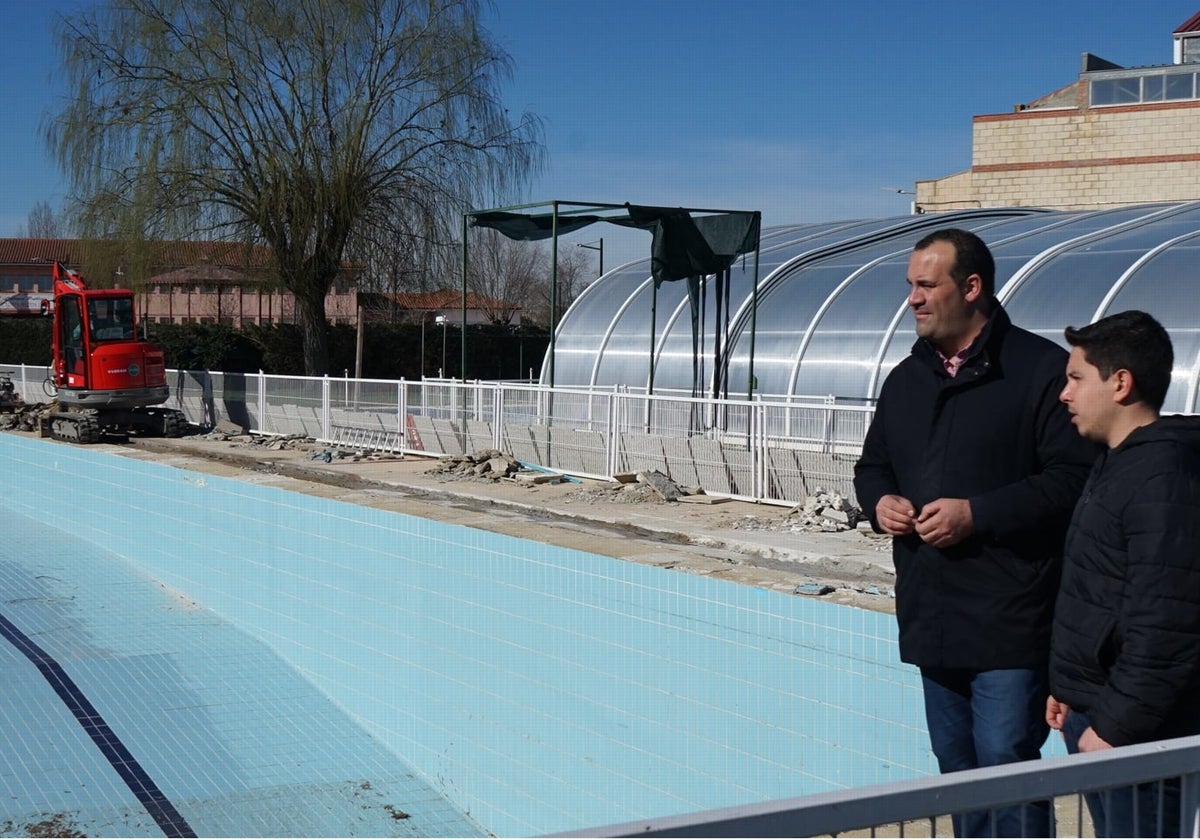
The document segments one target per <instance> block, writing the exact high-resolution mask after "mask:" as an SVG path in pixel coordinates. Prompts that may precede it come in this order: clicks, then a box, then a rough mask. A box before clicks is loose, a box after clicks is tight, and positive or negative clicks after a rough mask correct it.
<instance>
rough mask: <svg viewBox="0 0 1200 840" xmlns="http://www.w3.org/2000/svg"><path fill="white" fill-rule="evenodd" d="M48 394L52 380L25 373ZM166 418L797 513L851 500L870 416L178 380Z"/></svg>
mask: <svg viewBox="0 0 1200 840" xmlns="http://www.w3.org/2000/svg"><path fill="white" fill-rule="evenodd" d="M13 370H14V372H15V373H14V378H15V379H19V381H20V385H19V388H21V389H24V390H25V392H32V393H37V392H38V391H39V390H40V388H41V385H40V383H41V380H42V379H44V377H45V370H44V369H43V368H23V367H21V366H13ZM169 380H170V383H171V387H172V391H171V397H170V401H169V403H168V405H170V406H172V407H175V408H178V409H180V410H181V411H183V412H184V413H185V414H186V416H187V417H188V420H189V421H191V422H192V423H195V424H197V425H201V426H211V425H215V424H216V423H218V422H221V421H225V422H228V423H232V424H234V425H236V426H239V427H241V428H243V429H245V430H247V431H250V432H255V433H261V434H265V435H305V436H308V437H311V438H313V439H315V440H317V441H320V442H323V443H328V444H330V445H331V446H336V445H339V444H345V443H347V442H354V445H355V446H358V447H361V448H378V449H380V450H388V451H401V452H405V453H411V454H424V455H460V454H464V453H471V452H474V451H477V450H480V449H498V450H501V451H504V452H506V453H508V454H511V455H512V456H514V457H516V458H517V459H518V460H521V461H524V462H526V463H529V464H533V465H537V466H539V467H543V468H546V469H550V470H555V471H558V472H562V473H566V474H570V475H578V476H584V477H593V478H613V477H615V476H617V475H619V474H621V473H630V472H637V471H641V470H657V471H659V472H662V473H664V474H666V475H668V476H670V477H671V478H672V479H673V480H675V481H676V482H677V483H678V484H680V485H681V486H698V487H701V488H703V489H704V491H705V492H706V493H709V494H710V495H719V496H727V497H731V498H736V499H745V500H750V501H757V502H767V503H775V504H787V505H793V504H796V503H797V502H800V501H803V500H804V499H805V498H806V497H807V496H809V495H810V494H812V493H813V492H815V491H816V490H817V489H818V488H822V489H825V490H831V491H835V492H839V493H842V494H843V495H845V496H848V497H852V496H853V487H852V479H853V467H854V461H855V459H856V458H857V456H858V452H859V450H860V448H861V443H862V437H863V434H864V432H865V429H866V427H867V424H868V423H869V421H870V415H871V408H870V407H869V406H862V405H845V404H842V403H839V402H838V401H836V400H834V399H832V398H828V397H812V398H795V397H793V398H789V399H787V400H783V399H779V400H775V399H770V398H761V399H756V400H754V401H747V400H724V399H711V398H695V397H687V396H679V395H658V394H655V395H652V396H648V395H646V394H644V393H632V392H629V391H627V390H625V389H621V388H611V389H605V390H585V389H573V388H547V387H544V386H540V385H532V384H528V383H503V382H479V381H477V382H461V381H456V380H445V379H423V380H419V381H408V380H399V381H395V380H373V379H353V378H349V377H328V376H326V377H302V376H275V375H270V374H263V373H256V374H241V373H219V372H212V373H210V372H207V371H170V372H169Z"/></svg>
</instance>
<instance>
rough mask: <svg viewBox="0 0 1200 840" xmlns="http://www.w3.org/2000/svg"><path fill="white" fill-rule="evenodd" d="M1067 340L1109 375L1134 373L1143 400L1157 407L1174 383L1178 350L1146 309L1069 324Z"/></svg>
mask: <svg viewBox="0 0 1200 840" xmlns="http://www.w3.org/2000/svg"><path fill="white" fill-rule="evenodd" d="M1064 335H1065V336H1066V338H1067V344H1070V345H1071V346H1072V347H1078V348H1080V349H1081V350H1083V357H1084V358H1085V359H1087V361H1088V364H1090V365H1093V366H1094V367H1095V368H1096V369H1097V370H1099V371H1100V377H1101V378H1102V379H1108V378H1109V377H1110V376H1112V375H1113V374H1114V373H1115V372H1117V371H1118V370H1127V371H1129V372H1130V373H1131V374H1133V388H1134V392H1135V393H1136V394H1137V397H1138V399H1139V400H1141V401H1142V402H1144V403H1146V404H1147V405H1149V406H1151V407H1153V408H1154V410H1155V411H1158V410H1159V409H1160V408H1162V404H1163V400H1165V399H1166V398H1167V388H1169V387H1170V386H1171V366H1172V365H1174V363H1175V351H1174V349H1173V348H1172V347H1171V337H1170V336H1169V335H1167V331H1166V330H1165V329H1163V326H1162V324H1160V323H1158V321H1156V320H1154V318H1152V317H1151V316H1149V315H1147V314H1146V313H1145V312H1139V311H1138V310H1136V309H1131V310H1129V311H1127V312H1118V313H1116V314H1115V315H1109V316H1108V317H1107V318H1101V319H1100V320H1099V321H1097V322H1096V323H1094V324H1088V325H1087V326H1086V327H1080V328H1079V329H1076V328H1075V327H1067V329H1066V331H1065V333H1064Z"/></svg>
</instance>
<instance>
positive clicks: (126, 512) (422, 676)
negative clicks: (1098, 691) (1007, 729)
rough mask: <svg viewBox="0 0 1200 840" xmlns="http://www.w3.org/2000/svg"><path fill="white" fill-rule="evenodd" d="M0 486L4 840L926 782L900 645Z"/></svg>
mask: <svg viewBox="0 0 1200 840" xmlns="http://www.w3.org/2000/svg"><path fill="white" fill-rule="evenodd" d="M0 457H2V458H3V459H4V463H5V465H6V466H5V474H6V476H7V480H6V482H5V483H4V485H3V486H4V490H3V492H2V493H0V511H2V513H3V515H4V517H5V522H6V535H7V538H6V541H5V547H4V550H3V554H2V558H0V574H2V575H3V587H4V588H3V593H4V595H3V605H2V606H0V667H3V668H4V673H5V674H6V675H7V676H6V680H5V684H6V688H7V690H6V691H5V692H4V695H3V698H2V699H0V723H2V725H3V734H2V737H3V739H4V742H5V743H4V750H3V754H2V755H0V778H2V780H3V781H2V784H0V792H2V794H3V796H2V798H0V828H5V827H7V829H8V831H9V832H11V833H21V831H22V829H23V828H25V827H27V826H34V825H38V824H42V825H44V826H50V827H52V828H54V827H57V828H58V829H59V830H60V832H61V831H62V830H65V829H67V828H73V830H76V831H79V832H82V833H85V834H88V835H91V836H106V835H107V836H161V835H163V834H167V835H168V836H172V835H173V836H187V835H188V834H190V833H195V834H199V835H202V836H204V835H207V836H214V835H225V836H229V835H240V836H264V835H270V836H317V835H325V836H330V835H339V836H356V835H362V836H389V835H394V836H472V835H486V834H495V835H500V836H514V835H520V836H529V835H536V834H543V833H548V832H555V831H569V830H578V829H584V828H587V827H588V826H594V825H604V824H609V823H614V822H620V821H624V820H634V819H637V818H640V817H647V816H658V815H665V814H673V813H679V812H685V811H692V810H698V809H704V808H715V807H722V806H728V805H736V804H742V803H749V802H756V801H761V800H764V799H770V798H776V797H784V796H796V795H800V794H805V793H812V792H816V791H821V790H828V789H831V788H836V787H848V786H856V785H864V784H874V783H878V782H883V781H891V780H896V779H901V778H909V777H913V776H917V775H923V774H926V773H929V772H932V771H933V766H932V762H931V759H930V757H929V756H928V748H927V746H926V741H925V735H924V732H923V729H922V721H921V698H920V691H919V686H918V683H917V680H916V678H915V674H914V673H913V672H912V670H911V669H909V668H907V667H906V666H903V665H901V664H900V663H899V662H898V661H897V660H896V656H895V647H894V646H895V641H894V635H895V634H894V627H893V618H892V617H891V616H889V615H884V614H877V613H871V612H865V611H861V610H856V609H853V608H848V607H840V606H837V605H832V604H825V603H822V602H819V601H814V600H807V599H802V598H797V597H794V596H788V595H784V594H781V593H778V592H772V591H767V590H762V589H756V588H751V587H745V586H740V585H738V584H734V583H729V582H725V581H719V580H712V579H708V578H704V577H699V576H691V575H684V574H679V573H676V572H671V571H667V570H663V569H659V568H654V567H650V566H642V565H636V564H628V563H624V562H621V561H619V560H614V559H611V558H607V557H601V556H597V555H591V554H586V553H582V552H578V551H572V550H569V549H563V548H558V547H554V546H547V545H542V544H539V543H534V542H529V541H524V540H519V539H515V538H511V537H506V536H502V535H497V534H492V533H488V532H485V531H479V530H474V529H469V528H463V527H461V526H454V525H447V524H444V523H440V522H434V521H429V520H423V519H417V518H413V517H409V516H405V515H402V514H397V513H391V512H387V511H380V510H376V509H373V508H365V507H358V506H354V505H348V504H345V503H341V502H336V501H331V500H327V499H321V498H315V497H310V496H306V495H301V494H296V493H290V492H288V491H285V490H280V489H278V488H274V487H269V486H262V485H259V484H255V483H250V482H243V481H237V480H232V479H223V478H218V477H213V476H209V475H203V474H200V473H194V472H189V471H186V470H179V469H175V468H172V467H166V466H162V465H158V464H154V463H146V462H143V461H137V460H133V459H126V458H122V457H120V456H117V455H112V454H109V453H105V452H97V451H95V450H89V449H86V448H82V447H69V446H63V445H60V444H55V443H51V442H48V441H42V440H36V439H31V438H27V437H22V436H17V435H0ZM26 833H28V832H26Z"/></svg>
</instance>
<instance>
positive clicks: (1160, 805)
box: [1062, 709, 1179, 837]
mask: <svg viewBox="0 0 1200 840" xmlns="http://www.w3.org/2000/svg"><path fill="white" fill-rule="evenodd" d="M1091 725H1092V722H1091V720H1089V719H1088V716H1087V714H1086V713H1085V712H1080V711H1076V710H1075V709H1072V710H1071V711H1070V713H1069V714H1068V715H1067V720H1066V722H1065V723H1063V730H1062V733H1063V740H1064V741H1066V744H1067V752H1069V753H1071V754H1072V755H1074V754H1075V753H1077V752H1079V736H1081V735H1083V732H1084V730H1085V729H1087V728H1088V727H1089V726H1091ZM1083 798H1084V800H1085V801H1086V802H1087V806H1088V811H1090V812H1091V814H1092V824H1093V825H1094V826H1095V827H1096V836H1097V837H1178V836H1179V779H1177V778H1175V779H1165V780H1163V781H1161V782H1146V783H1145V784H1141V785H1136V786H1133V787H1125V788H1118V789H1116V790H1106V791H1101V792H1099V793H1085V794H1084V795H1083Z"/></svg>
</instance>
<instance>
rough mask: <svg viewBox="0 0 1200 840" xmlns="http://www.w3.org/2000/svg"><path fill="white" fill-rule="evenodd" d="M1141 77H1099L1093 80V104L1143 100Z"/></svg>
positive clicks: (1123, 103) (1124, 103) (1127, 103)
mask: <svg viewBox="0 0 1200 840" xmlns="http://www.w3.org/2000/svg"><path fill="white" fill-rule="evenodd" d="M1141 82H1142V80H1141V79H1097V80H1096V81H1094V82H1092V84H1091V89H1092V104H1093V105H1132V104H1136V103H1138V102H1140V101H1141V100H1142V85H1141Z"/></svg>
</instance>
